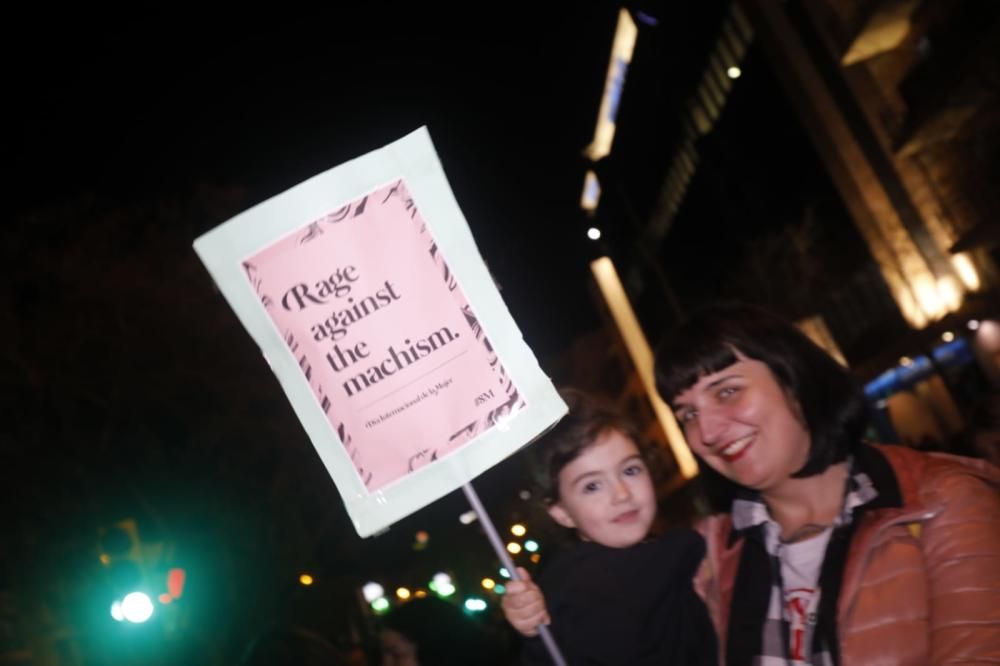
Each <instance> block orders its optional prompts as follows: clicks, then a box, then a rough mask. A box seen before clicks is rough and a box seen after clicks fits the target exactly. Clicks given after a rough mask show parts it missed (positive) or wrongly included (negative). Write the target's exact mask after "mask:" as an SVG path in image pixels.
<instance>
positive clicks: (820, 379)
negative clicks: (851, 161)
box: [656, 303, 867, 511]
mask: <svg viewBox="0 0 1000 666" xmlns="http://www.w3.org/2000/svg"><path fill="white" fill-rule="evenodd" d="M737 352H739V353H740V354H742V355H743V356H745V357H746V358H749V359H753V360H756V361H760V362H762V363H764V364H766V365H767V367H768V368H770V370H771V372H772V373H773V374H774V376H775V378H776V379H777V380H778V383H779V384H780V385H781V386H782V388H784V389H785V392H786V393H787V395H788V396H789V397H790V398H791V399H793V400H794V401H795V402H796V403H797V405H798V407H799V409H800V413H801V416H802V418H803V419H804V421H805V425H806V428H807V430H808V431H809V435H810V439H811V446H810V450H809V457H808V458H807V460H806V463H805V465H804V466H803V467H802V469H800V470H798V471H797V472H796V473H795V474H794V475H793V476H794V477H796V478H803V477H809V476H815V475H816V474H820V473H822V472H823V471H825V470H826V469H827V468H828V467H829V466H830V465H832V464H834V463H838V462H841V461H843V460H846V459H847V456H848V454H850V453H851V451H853V450H854V448H855V447H856V446H857V445H858V444H859V443H860V441H861V437H862V435H863V434H864V430H865V426H866V423H867V407H866V404H865V401H864V398H863V396H862V393H861V391H860V389H859V387H858V386H857V384H856V383H855V381H854V379H853V378H852V377H851V375H850V374H849V373H848V372H847V369H846V368H844V367H843V366H841V365H840V364H839V363H837V362H836V361H835V360H833V358H831V357H830V356H829V355H828V354H827V353H826V352H825V351H823V350H822V349H821V348H820V347H818V346H817V345H816V344H815V343H814V342H813V341H812V340H810V339H809V338H808V337H807V336H806V335H805V334H804V333H802V332H801V331H799V329H798V328H796V327H795V326H794V325H792V324H791V323H789V322H787V321H786V320H784V319H782V318H781V317H778V316H777V315H775V314H773V313H771V312H770V311H768V310H765V309H763V308H759V307H757V306H753V305H746V304H741V303H719V304H714V305H710V306H706V307H704V308H702V309H700V310H698V311H696V312H695V313H693V314H692V316H691V317H690V318H688V319H687V320H686V321H684V322H683V323H681V324H680V325H679V326H677V327H676V328H675V329H674V330H673V331H671V332H670V333H668V334H667V335H666V336H665V337H664V338H663V340H662V341H661V342H660V344H659V346H658V348H657V351H656V389H657V391H659V393H660V397H662V398H663V399H664V401H666V402H667V404H670V405H672V404H673V401H674V400H675V399H676V398H677V396H678V395H679V394H680V393H682V392H683V391H685V390H686V389H688V388H690V387H691V386H693V385H694V384H695V383H696V382H697V381H698V379H699V378H700V377H702V376H704V375H708V374H712V373H715V372H718V371H720V370H722V369H724V368H727V367H729V366H730V365H732V364H733V363H735V362H736V361H737V360H738V359H737V357H736V353H737ZM701 474H702V476H703V485H704V487H705V490H706V491H707V492H708V495H709V500H710V502H711V504H712V508H713V509H715V510H719V511H728V510H729V508H730V507H729V504H730V503H731V501H732V498H733V496H734V495H735V494H736V493H737V492H738V490H739V486H737V485H736V484H735V483H733V482H731V481H729V480H728V479H725V478H724V477H722V475H720V474H718V473H716V472H715V471H714V470H712V469H711V468H710V467H709V466H708V465H704V464H703V465H701Z"/></svg>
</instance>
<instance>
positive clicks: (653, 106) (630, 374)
mask: <svg viewBox="0 0 1000 666" xmlns="http://www.w3.org/2000/svg"><path fill="white" fill-rule="evenodd" d="M686 14H688V15H686ZM630 16H631V18H632V21H633V23H634V26H635V32H636V35H635V36H634V37H633V43H634V53H633V54H631V60H630V61H628V62H626V63H625V65H626V66H627V67H622V66H619V67H617V68H616V67H615V60H614V58H615V57H616V56H614V55H613V57H612V65H611V66H610V67H609V79H608V80H609V84H608V87H607V89H606V92H605V95H606V97H607V96H608V95H609V94H611V95H613V96H614V97H615V100H616V103H615V105H614V106H613V108H614V112H615V115H614V116H613V117H612V118H611V120H612V121H613V123H614V127H615V129H616V130H617V131H616V132H615V133H614V137H613V140H612V141H609V142H608V144H609V148H608V150H607V151H606V152H605V151H602V152H599V153H597V154H595V152H594V150H593V146H591V150H590V151H589V155H590V157H591V159H592V164H591V171H590V172H588V174H587V179H586V184H585V186H584V196H583V198H582V208H583V215H584V218H585V220H586V224H587V225H588V226H593V227H595V228H597V229H599V230H600V232H601V234H602V240H601V244H602V247H601V249H600V250H599V252H598V253H606V254H607V255H609V256H611V257H612V259H613V260H614V262H615V265H616V267H617V270H618V272H619V274H621V275H622V279H623V282H624V284H625V286H626V289H627V292H628V295H629V299H630V300H631V302H632V303H633V305H634V306H635V308H636V310H637V313H638V316H639V319H640V320H641V321H642V324H643V328H644V329H645V330H646V332H647V335H648V337H649V338H651V339H653V340H655V338H656V336H657V335H658V333H659V332H660V331H661V330H662V329H663V328H664V327H666V326H669V325H671V324H672V323H673V322H675V321H677V320H678V319H680V318H682V317H683V315H684V312H685V311H686V309H688V307H690V306H691V305H693V304H695V303H696V302H697V300H698V299H697V298H695V297H686V292H688V291H691V292H692V293H693V292H694V291H696V290H695V289H693V288H692V285H691V284H687V283H686V282H685V280H684V279H677V277H676V276H670V275H669V270H668V267H667V266H666V265H665V264H666V263H667V262H665V260H664V256H665V254H664V251H663V249H664V248H667V247H670V245H671V244H672V243H677V242H679V238H678V234H676V233H672V232H673V231H674V227H675V223H677V220H678V219H679V218H682V217H683V215H684V207H685V203H686V202H687V201H688V199H690V196H689V189H690V188H691V186H692V181H694V180H695V179H696V177H697V176H698V172H699V170H704V168H706V165H707V164H709V163H710V162H712V161H713V160H714V161H715V162H719V161H720V160H721V161H725V160H726V150H727V147H726V146H725V145H724V144H725V141H726V139H725V137H722V138H720V137H719V136H718V135H719V130H718V126H719V125H720V123H723V122H724V120H723V119H724V116H725V115H726V112H727V104H728V102H729V100H730V96H731V94H732V92H733V89H734V87H735V86H739V85H743V84H744V81H740V77H741V76H742V75H743V74H744V73H745V71H746V68H747V67H750V68H756V71H755V72H751V74H752V75H753V74H762V75H763V76H766V77H771V78H772V79H773V80H774V81H775V82H776V85H775V88H774V90H775V91H778V97H780V99H767V98H763V99H762V98H758V99H756V101H754V102H753V104H755V105H757V107H758V112H760V113H769V111H766V110H765V111H760V107H762V106H763V107H770V106H771V105H775V106H777V105H785V106H787V107H790V108H791V110H792V113H793V115H794V118H795V119H796V121H795V122H796V123H797V124H799V125H800V130H801V131H802V133H803V135H804V137H806V140H807V141H808V143H809V144H810V146H811V150H812V152H813V153H814V154H815V156H816V158H817V159H818V162H819V163H820V164H821V165H822V170H823V172H825V174H826V177H827V178H828V181H829V186H831V189H832V191H833V192H835V193H836V197H837V198H838V199H839V202H840V205H841V206H842V209H843V211H844V212H845V213H844V216H843V220H844V222H845V223H849V224H850V223H852V224H853V227H854V228H855V229H856V236H857V237H858V238H859V239H860V244H861V245H863V249H862V250H861V252H862V253H863V254H865V255H866V256H867V257H868V259H867V260H866V261H860V262H855V263H853V264H851V265H850V267H849V269H846V270H844V271H843V272H842V273H841V274H838V275H836V276H834V278H833V279H832V280H827V281H826V282H822V281H816V282H813V283H810V282H809V281H808V280H806V276H805V275H803V273H805V272H808V270H809V265H810V262H811V261H812V260H815V259H816V258H817V256H818V255H817V248H811V249H807V250H804V251H803V252H800V253H798V254H800V255H801V257H800V263H801V267H799V272H798V273H796V272H795V270H794V267H793V269H788V266H787V264H788V263H791V262H787V261H774V262H773V264H774V265H765V270H763V271H761V274H762V275H763V278H761V279H760V282H761V286H760V287H759V288H758V291H759V292H760V293H761V296H762V297H761V298H760V301H761V302H762V304H764V305H767V306H770V307H772V309H776V310H779V311H781V312H783V313H784V314H786V315H787V316H789V317H790V318H793V319H795V320H798V321H800V322H803V323H804V324H805V323H806V322H808V326H809V329H810V330H811V331H813V332H814V333H815V331H820V332H821V333H822V334H823V335H822V336H821V337H823V338H824V340H823V342H824V346H826V347H827V348H830V349H833V350H836V351H835V354H836V353H840V354H841V360H843V361H844V362H845V363H846V364H847V365H848V366H849V367H850V368H851V369H852V371H853V372H854V373H855V375H856V376H857V377H858V379H859V380H861V381H863V382H864V383H866V384H869V385H870V387H874V388H873V389H872V391H870V392H869V397H870V398H871V401H872V403H873V406H875V407H876V409H878V410H881V411H882V412H883V414H882V415H883V416H884V417H885V418H884V419H883V421H884V422H883V424H882V425H884V426H885V427H884V428H883V429H882V431H881V432H879V433H875V434H876V435H878V436H882V437H883V438H886V437H888V438H891V439H895V440H897V441H903V442H904V443H908V444H911V445H917V446H920V445H933V444H928V442H929V441H930V440H935V441H937V442H938V444H940V441H941V440H942V439H948V438H951V437H954V436H956V435H957V434H958V433H959V432H961V430H962V429H963V427H964V425H965V419H964V414H965V413H967V412H968V411H969V409H970V408H971V407H972V406H974V403H975V401H976V400H977V399H978V398H979V396H980V395H981V394H982V393H983V392H988V391H990V390H993V391H996V390H1000V353H998V351H1000V350H998V349H995V347H997V345H996V344H993V342H992V337H991V335H992V333H991V331H993V323H991V320H996V319H997V318H998V315H1000V305H998V304H1000V272H998V269H997V266H998V264H1000V252H998V250H1000V247H998V246H1000V223H998V222H997V216H998V214H1000V195H998V193H997V191H996V189H995V187H993V186H992V185H991V184H992V183H996V182H1000V105H998V96H997V90H998V82H1000V48H998V47H997V44H1000V5H998V4H996V3H991V2H988V1H983V0H960V1H958V2H949V3H935V2H921V1H920V0H810V1H808V2H805V1H803V0H788V1H787V2H772V1H771V0H739V1H734V2H732V3H731V4H728V5H725V4H722V5H720V6H719V7H718V8H715V9H702V10H697V11H695V10H691V11H689V12H685V11H681V10H678V9H677V8H676V7H674V8H671V7H667V6H666V3H645V4H642V5H637V6H635V7H632V8H631V13H630ZM619 65H621V63H619ZM764 69H766V71H764V72H762V71H761V70H764ZM611 72H616V75H617V80H615V81H613V80H612V75H611ZM626 72H627V75H626ZM616 87H617V89H616ZM609 90H610V91H611V92H610V93H609ZM730 106H732V105H730ZM747 107H748V105H747V103H745V102H741V105H740V106H739V108H730V109H728V111H729V115H730V116H732V115H733V114H740V113H747ZM606 109H607V105H606V104H604V105H602V108H601V114H602V117H601V118H599V123H598V125H599V126H600V123H601V122H603V121H604V120H605V119H604V118H603V115H604V114H605V113H606ZM725 122H730V123H731V122H732V121H725ZM598 135H599V131H598V132H595V142H596V140H597V137H598ZM720 155H721V157H720ZM746 176H747V178H746V180H748V181H749V182H753V183H760V182H761V178H760V176H754V175H752V174H750V173H746ZM755 178H756V180H755ZM713 223H715V221H714V220H701V221H698V224H704V225H712V224H713ZM824 223H825V224H827V225H829V224H830V221H829V220H821V221H820V224H821V225H822V224H824ZM725 233H726V231H725V230H723V229H722V228H720V230H719V234H725ZM682 238H683V236H682ZM778 243H779V244H784V245H786V246H788V247H790V248H791V250H792V251H786V252H785V253H784V254H775V253H772V255H769V256H773V257H778V258H782V257H788V256H795V255H796V253H795V252H794V250H796V249H798V248H796V247H794V246H796V245H797V244H798V238H797V237H796V235H795V233H794V232H791V233H788V234H786V235H785V236H783V237H779V238H778ZM803 245H805V244H804V243H803ZM785 249H786V250H788V248H787V247H786V248H785ZM818 249H819V250H821V251H823V252H827V253H836V252H837V251H838V249H837V248H836V247H832V246H831V247H827V248H823V247H819V248H818ZM698 250H699V249H698V248H691V250H690V251H691V252H696V251H698ZM682 252H683V250H682ZM810 252H812V254H810ZM765 259H766V258H765ZM765 264H766V261H765ZM777 264H780V267H779V266H778V265H777ZM748 279H749V277H748ZM767 281H770V282H771V284H770V285H765V284H764V283H765V282H767ZM795 283H801V285H806V286H807V287H808V285H810V284H814V285H819V284H831V283H832V285H833V286H832V287H830V288H825V289H822V290H818V289H816V288H813V289H811V290H810V289H808V288H806V289H804V290H802V293H801V295H800V296H799V297H798V298H797V299H796V298H792V297H791V296H787V295H786V294H785V293H783V292H792V291H794V288H795V287H796V286H800V285H796V284H795ZM750 291H751V292H752V289H751V290H750ZM771 293H774V294H778V295H777V296H773V297H768V296H767V295H768V294H771ZM598 294H599V292H598V291H597V290H595V296H596V300H598V301H600V300H601V299H600V297H599V296H597V295H598ZM715 296H716V297H721V298H725V297H733V296H734V294H730V293H726V292H725V291H724V290H723V291H720V292H718V293H716V294H715ZM736 296H738V297H744V298H745V296H746V292H745V291H744V292H743V293H738V294H736ZM980 320H983V323H984V325H983V326H982V327H979V322H980ZM607 322H608V324H607V326H606V327H605V331H604V332H603V333H598V334H595V336H594V338H592V339H585V340H582V341H581V342H580V343H579V345H578V348H575V349H572V350H569V351H568V352H567V360H566V361H565V363H564V366H565V368H564V369H565V371H566V374H565V375H564V377H563V379H564V381H566V382H567V383H576V384H580V385H583V386H591V387H595V388H604V389H605V390H607V388H608V387H610V386H617V387H620V392H621V400H622V403H623V404H625V405H627V406H628V408H629V410H630V411H632V412H634V413H636V414H637V415H639V416H644V417H645V422H647V423H650V424H651V425H650V429H651V430H650V432H651V433H656V432H660V433H661V434H660V438H661V440H665V438H664V437H663V436H662V431H660V430H659V428H658V426H657V425H656V423H655V419H653V418H652V413H651V411H650V410H649V409H647V408H646V407H645V406H644V405H647V404H648V402H649V400H648V398H647V397H646V396H644V387H643V385H642V382H640V381H639V380H638V377H637V374H636V373H635V372H634V370H633V368H634V367H635V365H634V361H633V360H632V359H630V358H629V357H628V353H627V352H626V350H625V347H624V346H623V345H622V344H621V339H620V337H619V333H618V332H617V331H616V329H615V325H614V322H613V320H612V318H610V317H609V318H608V319H607ZM973 327H976V328H975V330H973ZM942 336H944V342H945V343H951V341H952V340H954V339H955V337H956V336H958V337H959V338H960V340H959V342H963V341H964V342H965V343H966V344H967V347H966V348H965V350H966V351H964V352H962V353H959V354H956V353H950V352H948V353H946V352H942V351H940V349H939V348H941V347H942ZM949 349H951V347H949ZM585 359H586V362H585ZM941 359H944V360H941ZM914 361H916V362H917V365H918V366H920V367H924V366H923V365H921V362H925V365H926V366H927V367H929V368H930V370H929V372H928V373H923V374H921V373H914V372H902V371H900V372H895V374H891V373H892V371H895V370H901V369H903V368H905V367H906V366H909V365H911V364H913V363H914ZM890 374H891V377H890V376H889V375H890ZM970 377H971V379H970ZM875 380H880V381H879V382H876V381H875ZM890 380H891V381H890ZM897 380H898V381H897ZM876 384H877V386H876ZM875 389H878V391H881V393H878V392H877V391H876V390H875Z"/></svg>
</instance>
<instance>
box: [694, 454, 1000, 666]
mask: <svg viewBox="0 0 1000 666" xmlns="http://www.w3.org/2000/svg"><path fill="white" fill-rule="evenodd" d="M875 449H876V450H877V451H878V452H880V453H881V454H882V455H883V456H885V458H886V459H887V461H888V463H889V465H890V466H891V468H892V471H893V473H894V474H895V476H896V482H897V484H898V486H899V491H900V498H901V503H900V506H898V507H891V508H880V509H873V510H871V511H869V512H866V513H864V514H862V517H861V518H860V520H859V521H858V525H857V529H856V531H855V533H854V536H853V538H852V540H851V545H850V548H849V551H848V555H847V561H846V563H845V566H844V575H843V581H842V584H841V588H840V593H839V598H838V600H837V627H838V639H839V643H840V654H841V660H842V662H843V663H844V664H864V665H865V666H869V665H872V664H893V665H902V664H952V663H963V664H966V663H1000V470H998V469H997V468H996V467H993V466H992V465H990V464H988V463H986V462H984V461H981V460H973V459H970V458H960V457H957V456H950V455H946V454H937V453H922V452H919V451H914V450H912V449H907V448H903V447H898V446H876V447H875ZM875 487H876V489H878V487H879V484H878V481H877V480H875ZM731 527H732V524H731V521H730V518H729V516H728V515H726V514H719V515H715V516H711V517H709V518H707V519H705V520H704V521H702V523H701V524H700V526H699V531H700V532H701V533H702V535H703V536H704V537H705V541H706V545H707V548H708V550H707V554H706V557H705V560H704V562H703V563H702V566H701V568H700V569H699V571H698V573H697V574H696V575H695V589H696V590H697V591H698V593H699V594H700V595H701V596H702V598H703V599H704V600H705V603H706V604H707V606H708V609H709V613H710V615H711V616H712V621H713V623H714V624H715V628H716V631H717V632H718V637H719V659H720V663H723V661H724V659H725V655H726V633H727V627H728V623H729V609H730V605H731V604H732V603H733V599H732V591H733V584H734V582H735V580H736V572H737V568H738V566H739V562H740V553H741V551H742V546H743V542H742V541H741V540H736V541H735V542H734V543H732V544H730V540H731V539H730V531H731ZM736 603H739V602H738V601H737V602H736Z"/></svg>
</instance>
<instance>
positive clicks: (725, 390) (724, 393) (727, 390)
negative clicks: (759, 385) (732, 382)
mask: <svg viewBox="0 0 1000 666" xmlns="http://www.w3.org/2000/svg"><path fill="white" fill-rule="evenodd" d="M736 390H737V389H736V387H735V386H724V387H722V388H721V389H719V397H720V398H728V397H729V396H731V395H733V394H735V393H736Z"/></svg>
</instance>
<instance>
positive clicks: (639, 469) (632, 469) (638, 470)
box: [622, 463, 646, 476]
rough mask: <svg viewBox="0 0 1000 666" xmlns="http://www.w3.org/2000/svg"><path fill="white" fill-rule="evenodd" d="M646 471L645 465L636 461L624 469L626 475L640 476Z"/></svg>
mask: <svg viewBox="0 0 1000 666" xmlns="http://www.w3.org/2000/svg"><path fill="white" fill-rule="evenodd" d="M645 471H646V468H645V467H643V466H642V465H640V464H639V463H635V464H633V465H629V466H628V467H626V468H625V469H624V470H622V473H623V474H625V476H638V475H640V474H642V473H643V472H645Z"/></svg>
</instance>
